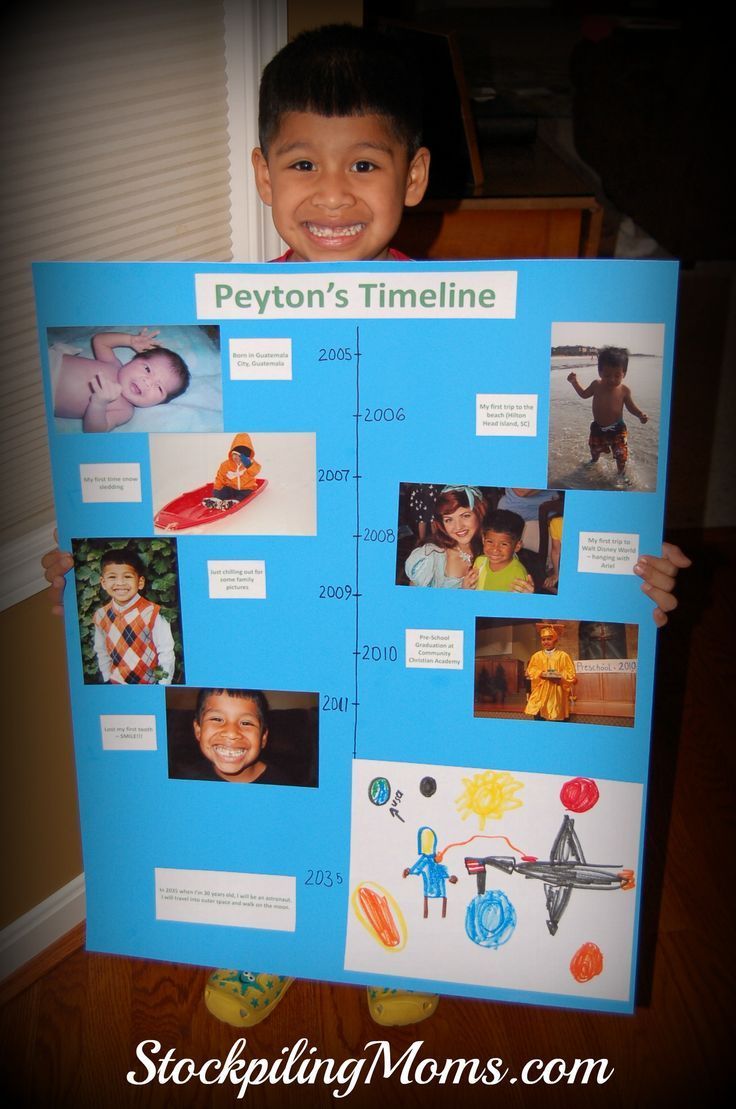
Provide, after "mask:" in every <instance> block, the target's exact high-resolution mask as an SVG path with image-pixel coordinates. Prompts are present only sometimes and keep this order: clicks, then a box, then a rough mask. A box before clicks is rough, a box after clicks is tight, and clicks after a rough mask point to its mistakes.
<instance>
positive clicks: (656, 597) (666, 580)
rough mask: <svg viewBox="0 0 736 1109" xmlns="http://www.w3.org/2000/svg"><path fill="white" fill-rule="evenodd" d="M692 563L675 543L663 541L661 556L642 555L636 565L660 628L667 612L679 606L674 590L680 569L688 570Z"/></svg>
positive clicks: (664, 621)
mask: <svg viewBox="0 0 736 1109" xmlns="http://www.w3.org/2000/svg"><path fill="white" fill-rule="evenodd" d="M691 565H692V562H691V560H690V559H689V558H688V557H687V555H686V554H683V552H682V551H681V550H680V548H679V547H676V546H675V544H674V543H663V544H662V557H661V558H657V556H656V555H642V556H641V557H640V559H639V561H638V562H637V564H636V566H635V567H634V573H635V574H638V575H639V577H640V578H643V579H644V581H643V583H642V587H641V588H642V592H644V593H646V594H647V596H649V597H651V599H652V600H653V601H654V604H655V606H656V607H655V609H654V612H653V613H652V616H653V618H654V623H655V624H656V625H657V627H658V628H662V627H664V625H665V624H666V623H667V619H668V615H667V614H668V613H670V612H672V611H673V610H674V609H676V608H677V597H675V595H674V593H673V590H674V588H675V578H676V577H677V572H678V570H686V569H687V567H688V566H691Z"/></svg>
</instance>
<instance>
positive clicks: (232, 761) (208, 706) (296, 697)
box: [166, 687, 319, 787]
mask: <svg viewBox="0 0 736 1109" xmlns="http://www.w3.org/2000/svg"><path fill="white" fill-rule="evenodd" d="M166 731H167V736H168V748H169V777H170V778H185V779H194V780H196V781H202V782H235V783H236V784H241V785H254V784H258V785H270V786H311V787H314V786H316V785H317V784H318V770H319V739H318V734H319V697H318V694H316V693H292V692H283V691H280V690H262V689H246V688H238V689H231V688H222V687H211V688H205V689H194V688H185V689H182V688H179V689H167V690H166Z"/></svg>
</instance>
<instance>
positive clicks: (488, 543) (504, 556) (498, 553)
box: [483, 531, 521, 570]
mask: <svg viewBox="0 0 736 1109" xmlns="http://www.w3.org/2000/svg"><path fill="white" fill-rule="evenodd" d="M520 549H521V540H520V539H518V540H517V539H514V537H513V535H509V533H508V532H507V531H484V532H483V554H484V555H485V556H486V558H487V559H488V564H489V566H490V567H491V569H492V570H503V568H504V566H508V564H509V562H511V559H512V558H513V557H514V555H515V554H516V552H517V551H518V550H520Z"/></svg>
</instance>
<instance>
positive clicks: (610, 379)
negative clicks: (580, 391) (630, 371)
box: [598, 366, 626, 389]
mask: <svg viewBox="0 0 736 1109" xmlns="http://www.w3.org/2000/svg"><path fill="white" fill-rule="evenodd" d="M598 376H599V377H600V379H601V381H602V382H603V384H604V386H605V387H606V389H618V387H619V385H620V384H621V383H622V381H623V379H624V378H625V377H626V371H625V370H622V369H621V367H620V366H600V367H599V369H598Z"/></svg>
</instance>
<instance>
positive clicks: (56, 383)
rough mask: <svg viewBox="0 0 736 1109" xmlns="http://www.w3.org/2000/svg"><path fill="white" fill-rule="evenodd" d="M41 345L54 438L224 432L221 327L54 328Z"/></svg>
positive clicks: (49, 329)
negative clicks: (58, 434)
mask: <svg viewBox="0 0 736 1109" xmlns="http://www.w3.org/2000/svg"><path fill="white" fill-rule="evenodd" d="M47 341H48V357H49V375H50V379H51V393H52V398H53V405H54V409H53V411H54V418H55V419H54V422H55V426H56V430H57V431H59V432H62V433H67V432H79V431H82V432H84V431H88V432H105V431H116V430H121V431H136V432H148V431H184V430H187V431H216V430H219V429H220V428H221V427H222V377H221V371H220V329H219V327H215V326H211V325H202V326H196V325H183V326H166V327H149V326H134V327H131V326H121V327H97V328H89V327H55V328H48V329H47Z"/></svg>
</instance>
